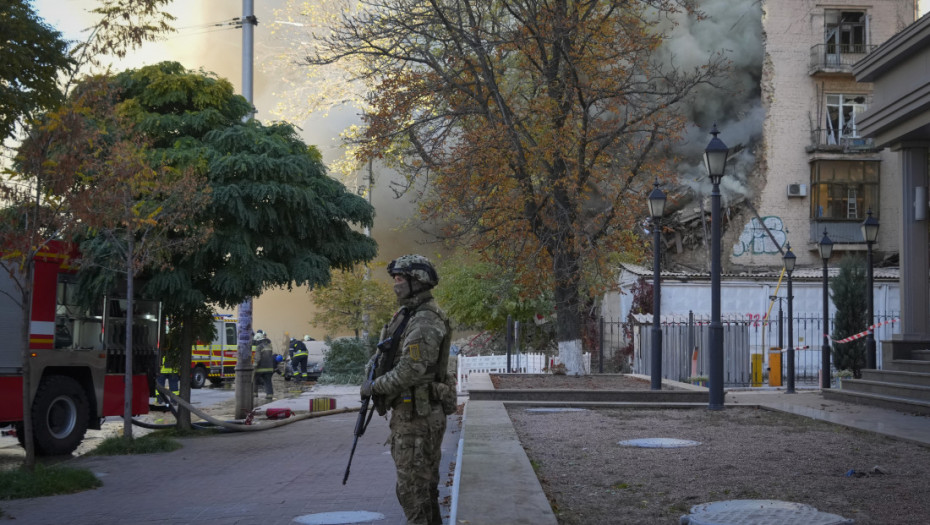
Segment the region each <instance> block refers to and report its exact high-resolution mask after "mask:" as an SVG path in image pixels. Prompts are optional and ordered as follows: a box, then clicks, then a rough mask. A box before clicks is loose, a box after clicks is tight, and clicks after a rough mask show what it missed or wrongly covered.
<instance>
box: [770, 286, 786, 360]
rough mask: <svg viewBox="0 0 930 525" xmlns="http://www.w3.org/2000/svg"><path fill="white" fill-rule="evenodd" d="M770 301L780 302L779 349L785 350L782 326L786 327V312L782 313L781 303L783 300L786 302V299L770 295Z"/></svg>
mask: <svg viewBox="0 0 930 525" xmlns="http://www.w3.org/2000/svg"><path fill="white" fill-rule="evenodd" d="M769 300H770V301H778V348H779V350H780V349H782V348H784V346H783V345H784V340H783V339H782V335H783V331H782V326H783V325H784V322H785V315H784V312H782V309H781V302H782V300H784V297H779V296H777V295H770V296H769Z"/></svg>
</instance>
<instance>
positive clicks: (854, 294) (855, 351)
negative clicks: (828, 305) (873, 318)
mask: <svg viewBox="0 0 930 525" xmlns="http://www.w3.org/2000/svg"><path fill="white" fill-rule="evenodd" d="M867 288H868V283H867V279H866V274H865V264H864V263H863V261H862V259H861V258H853V257H850V256H846V257H843V259H842V260H841V261H840V271H839V274H838V275H837V276H836V277H834V278H833V279H831V280H830V291H831V292H832V296H833V304H835V305H836V318H835V319H834V321H833V339H834V340H840V339H844V338H846V337H849V336H851V335H855V334H857V333H859V332H861V331H863V330H864V329H865V328H866V327H867V326H869V325H870V324H872V323H871V322H870V321H869V319H868V317H869V314H868V303H867V300H868V297H867V296H866V292H867V291H868V290H867ZM833 366H834V367H835V368H836V369H837V370H844V369H846V370H852V372H853V376H855V377H856V378H859V377H862V368H863V367H864V366H865V339H856V340H854V341H849V342H848V343H834V344H833Z"/></svg>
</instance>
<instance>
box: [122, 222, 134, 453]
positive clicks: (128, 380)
mask: <svg viewBox="0 0 930 525" xmlns="http://www.w3.org/2000/svg"><path fill="white" fill-rule="evenodd" d="M134 241H135V239H133V237H132V233H131V232H130V234H129V235H127V241H126V343H125V345H124V349H123V353H124V355H125V364H126V370H125V373H124V375H123V378H124V379H123V383H124V387H125V388H124V389H123V438H124V439H126V440H130V439H132V312H133V301H134V297H133V294H134V293H135V290H134V289H133V277H134V275H133V265H132V261H133V252H134V250H135V242H134Z"/></svg>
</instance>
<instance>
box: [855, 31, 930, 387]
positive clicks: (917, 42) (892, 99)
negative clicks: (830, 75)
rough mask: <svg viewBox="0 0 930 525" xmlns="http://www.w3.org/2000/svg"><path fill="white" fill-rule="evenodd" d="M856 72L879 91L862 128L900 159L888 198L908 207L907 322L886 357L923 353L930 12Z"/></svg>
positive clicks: (929, 236) (928, 325)
mask: <svg viewBox="0 0 930 525" xmlns="http://www.w3.org/2000/svg"><path fill="white" fill-rule="evenodd" d="M854 73H855V75H856V78H857V80H859V81H860V82H863V83H867V84H868V85H871V86H872V87H873V89H874V93H875V95H874V98H873V104H872V106H871V107H870V108H869V109H868V110H867V111H866V112H865V114H864V115H863V116H862V118H861V119H860V124H861V128H862V133H863V134H864V136H866V137H869V138H870V139H872V140H874V141H875V143H876V145H879V146H882V147H886V148H888V149H889V150H890V151H892V152H894V154H895V155H897V156H898V163H899V165H900V169H899V170H898V171H897V172H895V173H893V174H891V176H890V177H889V179H891V180H890V181H889V182H892V183H894V185H895V186H896V188H897V189H896V193H895V194H894V200H893V201H891V202H890V203H889V205H891V206H895V207H897V208H898V209H900V211H901V213H900V217H899V219H898V221H899V223H900V225H899V229H898V231H897V237H898V243H899V246H900V261H901V290H902V293H901V329H900V331H899V333H898V334H896V335H895V337H894V338H893V340H892V341H891V343H892V345H891V346H892V352H886V353H885V359H886V360H888V359H904V360H911V359H916V358H917V357H916V356H917V355H918V354H921V353H923V354H926V350H927V349H928V348H930V276H928V267H930V254H928V252H930V227H928V214H930V213H928V211H930V210H928V208H930V204H928V197H927V194H928V186H930V177H928V162H930V161H928V156H930V153H928V152H930V15H928V16H924V17H922V18H921V19H920V20H918V21H916V22H915V23H914V24H912V25H910V26H909V27H907V28H906V29H905V30H903V31H901V32H899V33H898V34H896V35H895V36H894V37H893V38H891V39H889V40H888V41H887V42H885V43H884V44H883V45H882V46H880V47H879V48H878V49H876V50H874V51H873V52H872V53H870V54H869V56H867V57H865V58H864V59H863V60H861V61H859V62H857V63H856V65H855V67H854ZM926 369H930V367H925V371H926Z"/></svg>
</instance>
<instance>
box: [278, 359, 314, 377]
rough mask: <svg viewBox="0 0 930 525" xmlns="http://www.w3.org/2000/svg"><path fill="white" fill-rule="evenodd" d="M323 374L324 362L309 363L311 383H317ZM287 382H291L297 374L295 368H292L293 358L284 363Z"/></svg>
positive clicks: (308, 373)
mask: <svg viewBox="0 0 930 525" xmlns="http://www.w3.org/2000/svg"><path fill="white" fill-rule="evenodd" d="M322 374H323V362H322V361H310V362H307V378H308V379H309V380H310V381H317V380H319V379H320V375H322ZM282 375H283V376H284V380H285V381H290V380H291V378H293V377H294V376H295V375H296V374H295V373H294V368H293V367H292V366H291V358H290V357H288V358H287V359H286V360H285V361H284V372H283V374H282Z"/></svg>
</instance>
